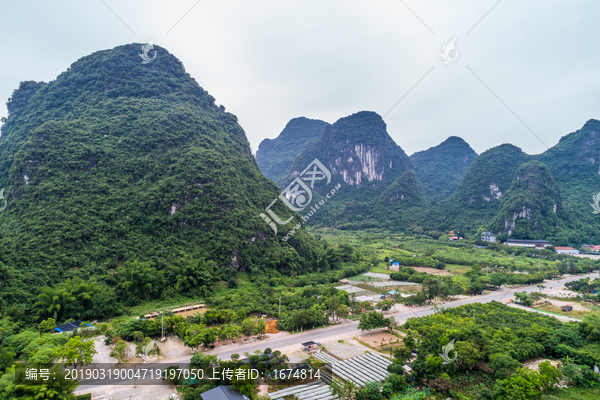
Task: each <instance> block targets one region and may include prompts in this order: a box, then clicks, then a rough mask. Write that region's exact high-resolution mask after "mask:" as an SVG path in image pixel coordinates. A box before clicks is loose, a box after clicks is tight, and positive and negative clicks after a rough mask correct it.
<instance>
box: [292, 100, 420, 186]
mask: <svg viewBox="0 0 600 400" xmlns="http://www.w3.org/2000/svg"><path fill="white" fill-rule="evenodd" d="M314 158H318V159H319V160H320V161H321V162H322V163H323V164H324V165H325V166H327V168H329V170H330V171H331V173H332V175H333V176H334V177H337V178H338V179H339V180H340V181H342V182H343V183H345V184H347V185H350V186H354V187H355V188H359V187H373V188H379V189H380V191H381V190H383V188H385V187H386V186H387V185H389V184H390V183H392V182H393V181H394V180H395V179H397V178H398V177H399V176H400V175H401V174H402V173H403V172H404V171H406V170H412V169H413V167H412V164H411V162H410V159H409V158H408V157H407V155H406V153H404V151H403V150H402V149H401V148H400V146H398V145H397V144H396V143H395V142H394V141H393V139H392V138H391V137H390V136H389V134H388V133H387V131H386V125H385V122H383V120H382V119H381V117H380V116H379V115H377V114H376V113H374V112H368V111H361V112H358V113H356V114H353V115H350V116H348V117H345V118H341V119H339V120H338V121H337V122H336V123H335V124H333V125H330V126H328V127H326V128H325V131H324V133H323V136H322V137H321V139H320V140H319V141H318V142H317V143H315V145H314V146H312V147H311V148H310V149H308V150H307V151H305V152H304V153H302V154H301V155H300V156H298V158H297V159H296V160H294V164H293V165H292V168H291V172H290V174H291V176H297V175H299V174H300V173H301V172H302V170H303V169H304V168H305V166H306V165H308V164H309V163H310V162H311V161H312V160H313V159H314Z"/></svg>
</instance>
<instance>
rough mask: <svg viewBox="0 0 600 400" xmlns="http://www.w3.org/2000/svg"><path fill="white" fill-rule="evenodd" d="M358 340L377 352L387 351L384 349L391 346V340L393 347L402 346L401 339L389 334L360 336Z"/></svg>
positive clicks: (378, 333) (379, 333) (380, 333)
mask: <svg viewBox="0 0 600 400" xmlns="http://www.w3.org/2000/svg"><path fill="white" fill-rule="evenodd" d="M356 339H358V340H360V341H361V342H363V343H366V344H368V345H369V346H370V347H372V348H374V349H376V350H377V351H386V350H384V347H385V348H386V349H387V347H388V346H389V345H390V340H391V345H392V346H393V347H396V346H399V345H401V344H402V340H401V339H399V338H398V337H396V336H394V335H392V334H391V333H388V332H377V333H373V334H365V335H360V336H357V337H356Z"/></svg>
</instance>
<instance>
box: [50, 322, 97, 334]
mask: <svg viewBox="0 0 600 400" xmlns="http://www.w3.org/2000/svg"><path fill="white" fill-rule="evenodd" d="M80 325H81V321H73V322H67V323H66V324H61V325H58V326H57V327H56V328H54V330H55V331H58V332H71V331H74V330H75V329H77V328H79V327H80ZM85 325H86V326H89V327H90V328H93V326H92V325H90V324H85Z"/></svg>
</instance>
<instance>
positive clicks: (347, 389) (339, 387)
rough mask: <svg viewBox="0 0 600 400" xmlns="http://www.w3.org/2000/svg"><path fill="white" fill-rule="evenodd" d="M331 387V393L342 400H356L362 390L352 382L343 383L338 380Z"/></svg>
mask: <svg viewBox="0 0 600 400" xmlns="http://www.w3.org/2000/svg"><path fill="white" fill-rule="evenodd" d="M329 387H330V388H331V393H333V395H334V396H336V397H338V398H339V399H340V400H356V398H357V397H358V393H359V392H360V388H359V387H358V386H357V385H356V384H355V383H354V382H352V381H351V380H346V381H344V382H343V383H342V382H340V381H338V380H337V379H336V380H334V381H333V382H332V383H331V385H330V386H329Z"/></svg>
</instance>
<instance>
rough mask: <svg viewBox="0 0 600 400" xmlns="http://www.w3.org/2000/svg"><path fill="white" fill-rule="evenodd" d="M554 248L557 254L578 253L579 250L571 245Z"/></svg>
mask: <svg viewBox="0 0 600 400" xmlns="http://www.w3.org/2000/svg"><path fill="white" fill-rule="evenodd" d="M554 250H555V251H556V252H557V253H558V254H579V250H577V249H574V248H572V247H555V248H554Z"/></svg>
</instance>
